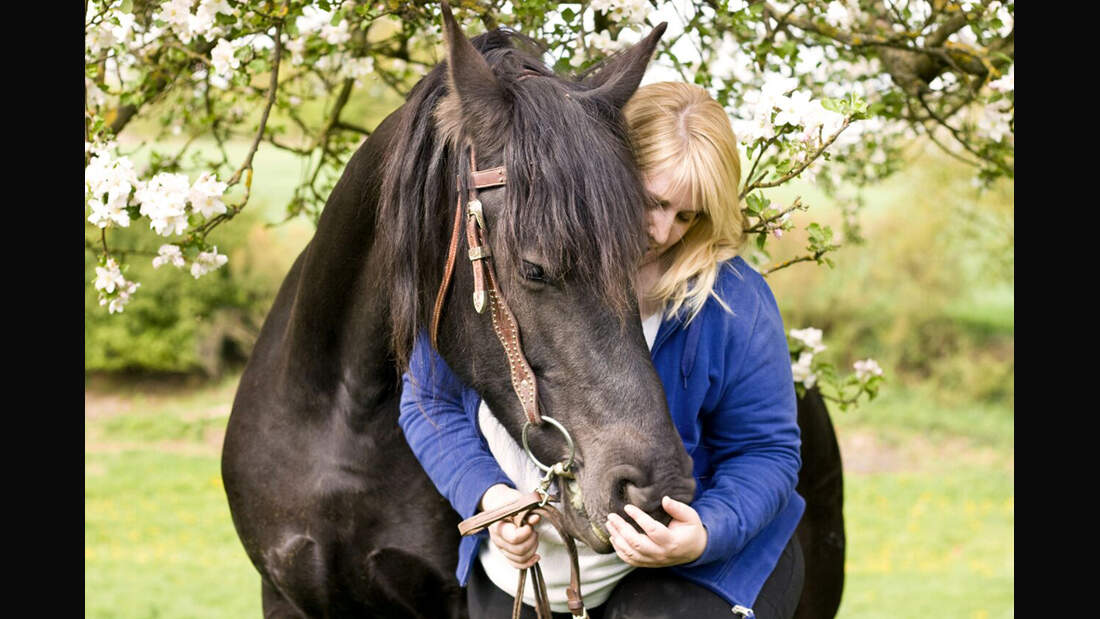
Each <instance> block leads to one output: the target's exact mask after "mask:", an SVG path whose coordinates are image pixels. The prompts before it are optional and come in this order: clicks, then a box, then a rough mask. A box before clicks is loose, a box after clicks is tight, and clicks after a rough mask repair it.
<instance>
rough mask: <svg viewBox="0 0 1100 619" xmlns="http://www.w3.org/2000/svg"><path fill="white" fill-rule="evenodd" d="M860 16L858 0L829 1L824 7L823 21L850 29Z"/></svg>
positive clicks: (833, 25)
mask: <svg viewBox="0 0 1100 619" xmlns="http://www.w3.org/2000/svg"><path fill="white" fill-rule="evenodd" d="M860 17H861V15H860V12H859V2H857V1H856V0H844V1H843V2H840V1H834V2H830V3H829V6H828V7H827V8H826V9H825V23H827V24H829V25H830V26H832V27H834V28H840V29H842V30H848V29H850V28H851V27H852V25H853V24H855V23H857V22H859V21H860Z"/></svg>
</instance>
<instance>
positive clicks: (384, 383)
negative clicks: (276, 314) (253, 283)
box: [282, 112, 398, 402]
mask: <svg viewBox="0 0 1100 619" xmlns="http://www.w3.org/2000/svg"><path fill="white" fill-rule="evenodd" d="M397 116H398V113H397V112H394V113H393V114H391V115H390V116H389V117H387V118H386V119H385V120H384V121H382V123H381V124H380V125H379V126H378V128H377V129H376V130H375V131H374V133H372V135H371V136H370V138H369V139H368V140H367V141H366V142H365V143H364V144H363V145H362V146H360V147H359V149H358V150H357V151H356V152H355V154H354V155H353V156H352V158H351V160H350V161H349V162H348V164H347V166H346V168H345V169H344V172H343V174H342V175H341V177H340V180H339V181H338V182H337V184H336V186H335V187H334V188H333V190H332V193H331V194H330V195H329V198H328V200H327V202H326V203H325V208H324V210H323V211H322V213H321V218H320V220H319V221H318V224H317V232H316V233H315V234H314V237H313V239H312V240H311V241H310V242H309V244H308V245H307V246H306V249H305V250H303V253H302V256H301V258H300V260H301V265H300V266H301V268H300V269H298V271H297V281H296V282H294V283H293V284H294V288H295V289H294V293H293V300H292V302H291V309H290V313H289V315H288V319H287V324H286V330H285V332H284V333H285V334H286V340H285V341H284V344H285V346H284V347H283V355H282V357H283V368H284V371H285V372H286V373H287V374H288V377H292V378H296V379H298V381H301V382H303V383H304V384H305V385H306V386H307V387H308V391H310V392H312V393H315V394H338V393H345V392H347V391H351V392H352V393H350V394H348V397H350V398H351V399H353V400H359V399H361V400H360V401H364V402H366V401H369V400H372V399H375V398H377V397H383V396H384V393H382V392H386V391H388V390H390V389H391V388H392V387H394V386H396V382H397V381H396V377H395V374H394V370H393V368H392V364H391V363H390V362H389V361H388V359H389V357H390V354H389V348H390V347H389V341H390V336H389V329H388V305H389V303H388V299H386V298H384V297H383V292H382V291H383V290H385V287H382V286H378V285H377V284H376V283H375V282H374V281H372V280H373V278H374V277H376V276H377V275H376V272H377V270H378V269H376V268H372V263H377V258H376V257H375V256H376V253H377V252H375V251H373V250H374V248H375V243H374V240H375V233H376V230H375V219H376V214H377V209H378V201H379V189H380V186H381V180H382V178H381V177H382V169H383V162H384V160H385V153H386V151H387V148H388V146H389V144H390V142H391V140H392V138H393V126H394V124H395V120H394V119H395V118H396V117H397ZM288 283H290V282H288ZM362 390H366V391H367V392H369V393H359V392H360V391H362ZM379 390H381V391H379ZM375 392H378V393H375Z"/></svg>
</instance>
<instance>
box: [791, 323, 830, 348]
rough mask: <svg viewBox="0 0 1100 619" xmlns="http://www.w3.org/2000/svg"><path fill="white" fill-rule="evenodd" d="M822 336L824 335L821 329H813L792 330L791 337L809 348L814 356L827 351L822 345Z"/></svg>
mask: <svg viewBox="0 0 1100 619" xmlns="http://www.w3.org/2000/svg"><path fill="white" fill-rule="evenodd" d="M822 335H824V334H823V333H822V331H821V329H815V328H813V327H806V328H805V329H791V337H793V338H794V339H796V340H798V341H800V342H802V343H803V344H805V345H806V347H807V348H809V349H810V350H812V351H813V354H817V353H819V352H821V351H823V350H825V345H824V344H822V343H821V336H822Z"/></svg>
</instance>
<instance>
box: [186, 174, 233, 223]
mask: <svg viewBox="0 0 1100 619" xmlns="http://www.w3.org/2000/svg"><path fill="white" fill-rule="evenodd" d="M226 187H228V184H227V183H222V182H219V181H218V179H217V178H216V177H215V176H214V175H213V174H211V173H209V172H203V173H202V174H201V175H199V177H198V178H197V179H195V183H194V184H193V185H191V191H189V192H188V193H187V199H188V200H189V201H190V202H191V209H192V210H194V211H195V212H197V213H199V214H201V215H202V216H203V217H206V218H207V219H209V218H211V217H213V216H214V215H220V214H222V213H225V212H226V211H227V210H228V209H227V208H226V206H225V202H222V194H224V193H225V189H226Z"/></svg>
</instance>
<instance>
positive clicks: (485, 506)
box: [477, 483, 519, 512]
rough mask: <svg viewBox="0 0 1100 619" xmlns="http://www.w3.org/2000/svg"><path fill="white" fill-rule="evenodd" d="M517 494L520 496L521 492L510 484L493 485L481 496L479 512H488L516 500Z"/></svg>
mask: <svg viewBox="0 0 1100 619" xmlns="http://www.w3.org/2000/svg"><path fill="white" fill-rule="evenodd" d="M517 494H519V491H517V490H516V489H515V488H513V487H511V486H509V485H508V484H503V483H498V484H493V485H492V486H489V489H488V490H486V491H485V493H484V494H482V495H481V500H480V501H478V504H477V506H478V511H483V512H487V511H489V510H493V509H496V508H498V507H500V506H501V505H505V504H507V503H509V502H511V501H513V500H515V495H517Z"/></svg>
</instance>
